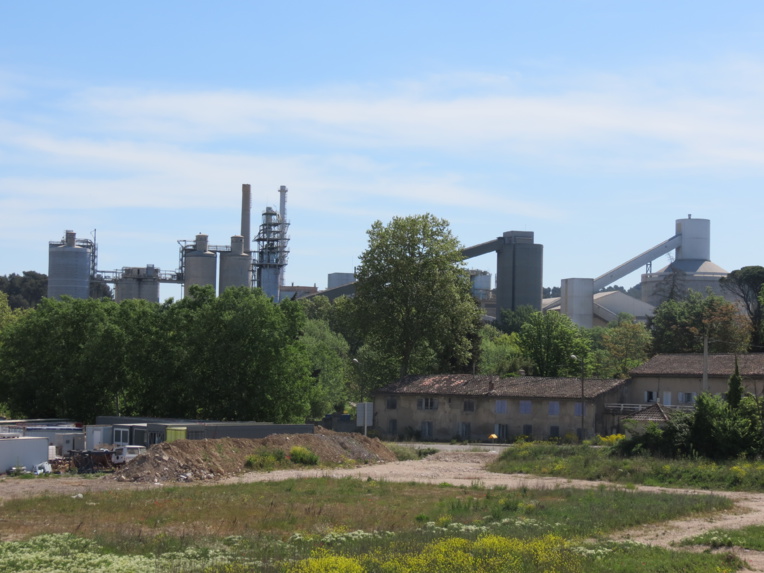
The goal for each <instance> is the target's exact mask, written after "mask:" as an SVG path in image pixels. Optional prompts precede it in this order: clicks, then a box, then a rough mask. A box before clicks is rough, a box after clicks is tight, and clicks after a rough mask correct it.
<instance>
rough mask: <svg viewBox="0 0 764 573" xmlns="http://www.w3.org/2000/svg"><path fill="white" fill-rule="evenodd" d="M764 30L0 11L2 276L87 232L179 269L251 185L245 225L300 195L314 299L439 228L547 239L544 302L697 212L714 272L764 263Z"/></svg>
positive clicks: (276, 11) (716, 11) (582, 5)
mask: <svg viewBox="0 0 764 573" xmlns="http://www.w3.org/2000/svg"><path fill="white" fill-rule="evenodd" d="M763 17H764V4H761V3H759V2H746V1H739V2H734V3H728V4H726V5H724V6H722V5H721V4H719V3H716V2H704V1H693V2H685V1H674V2H652V1H618V2H614V1H612V0H609V1H604V0H603V1H574V0H567V1H556V2H555V1H549V2H533V3H531V2H513V1H505V2H492V1H483V2H480V3H476V5H475V6H474V7H473V6H469V5H468V4H467V3H465V2H443V1H439V2H434V1H430V2H396V1H390V2H366V3H358V2H331V1H324V2H321V3H316V2H300V1H296V2H289V3H286V2H284V3H274V2H269V3H266V2H254V1H253V2H243V1H242V2H234V1H231V2H218V3H212V2H194V1H188V0H187V1H183V2H180V1H177V2H175V1H164V2H161V3H149V2H133V3H130V4H117V3H96V2H79V3H73V4H72V3H69V4H65V3H61V2H45V1H40V2H34V3H22V2H16V3H10V2H8V3H4V5H3V6H2V7H1V8H0V239H2V244H3V249H2V256H1V257H0V275H5V274H9V273H12V272H16V273H20V272H21V271H24V270H37V271H40V272H47V244H48V241H52V240H58V239H59V238H60V237H61V236H62V235H63V232H64V230H65V229H73V230H75V231H76V232H77V234H78V236H79V237H87V236H88V235H89V233H90V232H91V231H92V230H93V229H97V236H98V244H99V268H101V269H102V270H112V269H118V268H121V267H123V266H143V265H145V264H154V265H156V266H158V267H160V268H161V269H163V270H172V269H175V268H176V267H177V264H178V246H177V242H176V241H177V240H178V239H193V237H194V235H195V234H196V233H198V232H204V233H207V234H208V235H209V236H210V241H211V243H213V244H227V243H228V242H229V240H230V237H231V235H234V234H238V233H239V221H240V213H239V209H240V204H241V184H242V183H250V184H251V185H252V198H253V229H256V228H257V225H258V223H259V218H260V212H261V211H262V210H263V209H264V208H265V207H266V206H274V207H275V206H277V205H278V193H277V190H278V188H279V186H280V185H286V186H287V187H288V188H289V195H288V215H289V219H290V221H291V229H290V235H291V244H290V250H291V254H290V264H289V266H288V267H287V270H286V281H287V283H292V282H293V283H295V284H303V285H305V284H307V285H312V284H314V283H315V284H317V285H318V286H319V287H321V288H323V287H325V286H326V280H327V279H326V276H327V274H328V273H331V272H350V271H352V269H353V267H354V266H355V265H356V264H357V261H358V255H359V254H360V253H361V252H362V251H363V250H364V248H365V247H366V230H367V229H368V228H369V227H370V226H371V224H372V222H373V221H374V220H376V219H380V220H382V221H385V222H386V221H389V220H390V219H391V218H392V217H393V216H396V215H398V216H404V215H411V214H418V213H425V212H430V213H433V214H435V215H437V216H439V217H442V218H445V219H447V220H448V221H450V223H451V228H452V231H453V233H454V234H455V235H456V236H457V237H458V238H459V239H460V241H461V242H462V243H463V244H464V245H465V246H469V245H473V244H477V243H481V242H484V241H487V240H490V239H492V238H495V237H497V236H500V235H501V234H502V233H503V232H504V231H509V230H521V231H534V232H535V238H536V242H537V243H541V244H543V245H544V284H545V285H547V286H554V285H559V283H560V280H561V279H563V278H569V277H596V276H599V275H600V274H603V273H604V272H606V271H608V270H610V269H611V268H613V267H615V266H617V265H618V264H620V263H622V262H624V261H625V260H627V259H630V258H631V257H633V256H635V255H637V254H639V253H641V252H643V251H645V250H647V249H648V248H650V247H652V246H653V245H655V244H657V243H659V242H661V241H663V240H665V239H667V238H669V237H670V236H671V235H672V234H673V231H674V221H675V220H676V219H680V218H684V217H686V216H687V214H688V213H691V214H692V215H693V217H696V218H707V219H710V220H711V258H712V260H713V261H714V262H716V263H717V264H718V265H720V266H722V267H723V268H725V269H727V270H734V269H737V268H740V267H742V266H745V265H753V264H764V261H762V257H761V254H760V252H761V244H762V242H761V240H760V237H761V234H762V233H761V231H760V229H761V219H762V215H761V207H762V205H763V204H764V199H762V184H761V183H762V175H764V107H763V106H762V103H761V102H762V101H764V98H763V97H762V96H764V46H763V45H762V35H761V27H762V23H764V18H763ZM668 262H669V261H668V260H667V259H664V260H658V261H656V262H655V268H660V267H661V266H664V265H665V264H667V263H668ZM469 266H471V267H474V268H481V269H485V270H489V271H491V272H494V270H495V260H494V258H493V257H492V256H490V255H488V256H484V257H481V258H478V259H474V260H472V261H470V262H469ZM638 281H639V273H636V274H635V275H632V276H630V277H627V278H626V279H624V280H622V281H619V284H625V285H626V286H631V285H632V284H634V283H636V282H638ZM177 292H179V291H178V290H174V287H167V288H163V290H162V296H163V297H164V296H177Z"/></svg>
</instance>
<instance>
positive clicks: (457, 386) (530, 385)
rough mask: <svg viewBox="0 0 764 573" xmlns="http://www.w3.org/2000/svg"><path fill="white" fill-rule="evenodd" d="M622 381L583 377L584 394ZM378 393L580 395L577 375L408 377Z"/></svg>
mask: <svg viewBox="0 0 764 573" xmlns="http://www.w3.org/2000/svg"><path fill="white" fill-rule="evenodd" d="M625 383H626V382H625V380H615V379H601V378H586V379H585V380H584V396H585V397H586V398H596V397H597V396H599V395H600V394H603V393H604V392H607V391H609V390H612V389H614V388H617V387H619V386H622V385H623V384H625ZM375 393H377V394H431V395H438V396H496V397H512V398H580V397H581V379H580V378H541V377H535V376H520V377H518V378H499V377H498V376H478V375H472V374H437V375H430V376H407V377H406V378H404V379H403V380H402V381H399V382H394V383H393V384H389V385H388V386H385V387H384V388H380V389H379V390H377V391H376V392H375Z"/></svg>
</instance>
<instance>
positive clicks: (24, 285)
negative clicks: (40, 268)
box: [0, 271, 48, 309]
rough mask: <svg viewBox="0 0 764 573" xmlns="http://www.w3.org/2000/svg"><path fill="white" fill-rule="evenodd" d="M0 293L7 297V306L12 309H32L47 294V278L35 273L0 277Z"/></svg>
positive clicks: (27, 272)
mask: <svg viewBox="0 0 764 573" xmlns="http://www.w3.org/2000/svg"><path fill="white" fill-rule="evenodd" d="M0 292H4V293H5V294H7V295H8V304H9V305H10V307H11V308H12V309H24V308H32V307H34V306H37V304H38V303H39V302H40V301H41V300H42V297H44V296H45V294H46V293H47V292H48V277H47V276H46V275H44V274H41V273H38V272H35V271H24V272H23V273H22V274H21V275H17V274H16V273H11V274H10V275H8V276H0Z"/></svg>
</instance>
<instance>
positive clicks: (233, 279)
mask: <svg viewBox="0 0 764 573" xmlns="http://www.w3.org/2000/svg"><path fill="white" fill-rule="evenodd" d="M244 242H245V240H244V237H242V236H241V235H234V236H233V237H231V250H230V251H226V252H222V253H220V285H219V286H220V293H221V294H222V293H223V291H224V290H225V289H227V288H228V287H235V286H245V287H250V286H252V256H251V255H250V254H249V253H248V252H245V248H244Z"/></svg>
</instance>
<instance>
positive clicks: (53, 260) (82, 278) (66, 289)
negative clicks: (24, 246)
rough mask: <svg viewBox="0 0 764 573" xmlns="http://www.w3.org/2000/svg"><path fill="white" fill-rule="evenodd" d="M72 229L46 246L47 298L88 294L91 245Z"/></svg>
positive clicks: (77, 296)
mask: <svg viewBox="0 0 764 573" xmlns="http://www.w3.org/2000/svg"><path fill="white" fill-rule="evenodd" d="M79 243H80V244H78V241H77V235H76V233H75V232H74V231H66V233H65V237H64V239H63V240H62V241H59V242H51V243H49V247H48V298H59V297H61V296H62V295H68V296H71V297H74V298H88V296H90V260H91V254H92V249H93V245H92V243H90V241H80V242H79Z"/></svg>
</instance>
